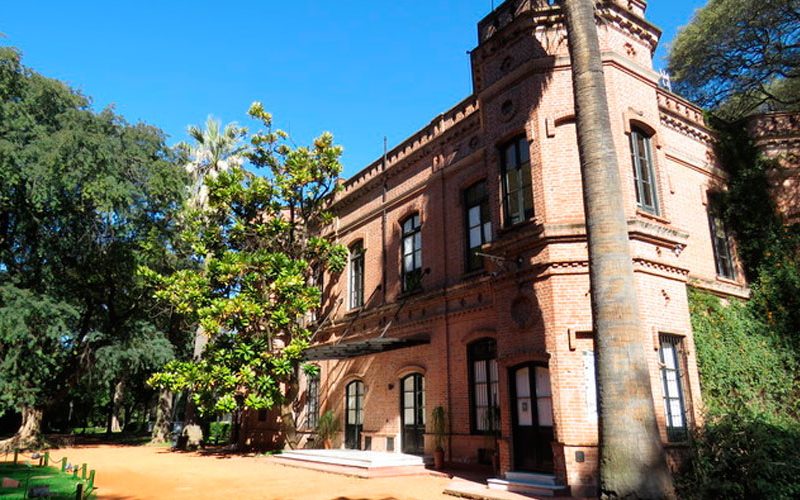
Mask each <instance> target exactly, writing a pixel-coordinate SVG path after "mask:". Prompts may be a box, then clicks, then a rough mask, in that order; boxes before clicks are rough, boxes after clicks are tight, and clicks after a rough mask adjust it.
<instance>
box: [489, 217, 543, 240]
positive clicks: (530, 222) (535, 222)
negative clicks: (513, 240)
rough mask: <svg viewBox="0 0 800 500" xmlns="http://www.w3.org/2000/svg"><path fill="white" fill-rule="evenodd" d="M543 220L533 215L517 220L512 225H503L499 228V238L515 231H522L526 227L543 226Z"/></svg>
mask: <svg viewBox="0 0 800 500" xmlns="http://www.w3.org/2000/svg"><path fill="white" fill-rule="evenodd" d="M541 225H542V223H541V221H540V220H539V219H538V218H536V217H531V218H530V219H527V220H524V221H522V222H517V223H516V224H514V225H512V226H505V227H501V228H499V229H498V230H497V236H498V238H499V237H500V236H503V235H506V234H511V233H515V232H517V231H522V230H523V229H524V228H531V227H541Z"/></svg>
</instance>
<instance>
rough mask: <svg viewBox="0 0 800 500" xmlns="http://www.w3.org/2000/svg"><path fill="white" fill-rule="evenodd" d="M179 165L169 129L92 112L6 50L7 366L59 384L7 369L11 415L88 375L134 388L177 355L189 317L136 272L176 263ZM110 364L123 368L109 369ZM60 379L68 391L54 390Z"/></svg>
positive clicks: (2, 219) (0, 224)
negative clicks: (133, 380) (128, 381)
mask: <svg viewBox="0 0 800 500" xmlns="http://www.w3.org/2000/svg"><path fill="white" fill-rule="evenodd" d="M178 160H179V156H178V155H177V154H176V153H175V152H174V151H172V150H171V149H169V148H168V147H166V146H165V144H164V135H163V133H162V132H161V131H160V130H158V129H156V128H154V127H150V126H148V125H145V124H134V125H131V124H129V123H127V122H125V120H124V119H123V118H122V117H120V116H118V115H116V114H115V113H114V112H113V110H111V109H106V110H104V111H102V112H100V113H95V112H93V111H91V110H90V109H89V101H88V99H87V98H85V97H83V96H81V95H80V94H78V93H77V92H75V91H73V90H71V89H70V88H69V87H67V86H66V85H64V84H63V83H61V82H58V81H56V80H52V79H49V78H46V77H44V76H42V75H39V74H38V73H36V72H34V71H32V70H30V69H28V68H26V67H25V66H24V65H23V64H22V62H21V58H20V55H19V53H18V52H16V51H15V50H14V49H11V48H5V47H3V48H0V179H2V182H0V286H3V287H4V288H3V290H4V292H3V294H2V297H0V323H2V324H3V325H4V327H3V331H2V332H1V333H0V335H3V352H2V355H3V357H2V359H0V363H10V364H13V369H14V370H18V371H17V372H14V373H18V374H22V373H28V372H31V373H32V372H35V371H36V370H40V369H41V370H45V371H47V372H48V373H50V375H49V376H51V377H52V378H51V379H50V380H47V378H48V377H34V378H30V377H29V378H27V379H26V378H25V377H23V376H22V375H20V376H17V377H11V376H9V377H6V376H5V375H6V374H8V373H12V372H11V371H5V370H4V371H3V373H4V376H3V377H2V378H3V383H4V384H5V388H6V390H4V391H3V398H4V401H3V405H2V406H1V407H0V412H2V411H5V410H8V409H16V410H20V409H21V408H22V407H23V406H34V407H36V408H39V409H44V408H47V407H48V406H51V407H52V406H54V405H57V404H58V403H59V402H60V401H61V400H63V398H64V397H66V395H67V394H68V392H69V386H72V387H74V386H75V385H76V384H78V383H79V382H80V380H81V379H82V378H84V377H90V376H91V377H94V378H96V379H100V378H102V379H110V378H117V379H119V378H122V377H131V376H134V373H135V372H136V371H137V370H139V366H141V364H142V363H144V364H145V365H148V366H151V367H156V366H161V365H163V363H164V362H165V359H166V358H168V357H172V349H171V348H170V349H166V348H165V344H166V343H170V344H175V345H179V344H181V335H180V333H179V332H180V331H181V327H180V323H181V318H180V317H179V316H178V315H175V314H172V313H171V312H170V311H165V310H163V309H159V308H157V307H156V306H157V304H156V303H155V302H154V301H153V300H151V298H150V297H149V293H148V292H147V289H146V287H145V283H144V282H143V281H142V280H141V279H139V278H138V277H137V274H136V270H137V269H138V267H139V266H141V265H148V266H150V267H153V268H157V269H163V270H167V269H171V268H173V267H174V266H176V265H177V261H176V259H175V257H174V255H172V252H171V250H170V248H171V243H170V241H171V239H172V235H173V233H174V230H175V220H176V219H175V215H176V213H177V211H178V210H179V209H180V208H181V206H182V198H183V197H184V196H185V192H186V183H187V178H186V174H185V172H184V171H183V170H182V169H181V168H180V167H179V161H178ZM14 305H15V306H14ZM36 318H49V319H48V320H47V321H48V322H49V323H46V324H45V325H42V324H40V321H44V320H39V319H36ZM26 328H27V333H24V332H23V330H25V329H26ZM145 332H147V333H145ZM143 335H144V336H145V337H146V338H147V339H148V340H147V341H145V342H141V341H139V340H137V339H141V338H142V336H143ZM31 338H38V339H39V340H37V341H36V343H35V344H29V340H30V339H31ZM56 338H58V339H59V340H58V341H56V340H54V339H56ZM26 346H28V347H26ZM29 347H30V348H33V347H35V350H34V351H32V355H30V356H17V354H15V353H18V352H22V351H20V350H24V349H28V348H29ZM129 349H132V350H131V351H130V352H128V354H127V355H126V354H124V352H125V351H127V350H129ZM179 350H180V349H179ZM40 351H41V353H40ZM111 354H114V355H119V356H121V357H120V358H118V361H119V362H116V363H112V362H105V361H107V360H105V357H106V356H108V355H111ZM144 358H148V359H147V361H144ZM46 359H47V360H51V361H45V360H46ZM48 367H50V368H48ZM56 367H57V370H56ZM9 369H11V368H9ZM54 370H55V371H54ZM100 371H103V372H107V373H104V374H100V373H99V372H100ZM101 375H102V376H101ZM138 376H141V377H143V375H141V374H139V375H138ZM53 380H59V381H64V384H63V386H61V387H59V388H58V389H59V390H52V389H53V388H54V387H56V385H57V384H54V383H53ZM15 384H16V385H18V387H16V389H14V390H12V389H9V388H8V387H9V386H14V385H15ZM24 384H28V385H27V386H25V387H23V385H24ZM23 389H24V390H23ZM23 394H25V395H23ZM12 396H13V397H12ZM34 396H35V397H34Z"/></svg>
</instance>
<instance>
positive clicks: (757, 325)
mask: <svg viewBox="0 0 800 500" xmlns="http://www.w3.org/2000/svg"><path fill="white" fill-rule="evenodd" d="M690 312H691V317H692V329H693V331H694V336H695V347H696V350H697V360H698V369H699V371H700V379H701V381H702V387H703V402H704V404H705V406H706V410H707V412H708V416H709V417H710V418H712V419H713V418H715V417H717V416H722V415H728V414H737V415H739V416H743V415H745V414H746V415H755V416H760V417H763V418H766V419H772V418H778V416H794V415H798V413H797V411H798V409H800V408H799V407H798V406H797V405H798V396H800V392H798V387H797V386H796V385H795V382H796V381H797V380H798V375H800V370H799V369H798V363H797V356H796V353H795V352H794V351H793V350H792V349H791V348H790V344H789V343H788V341H787V339H786V338H785V337H783V336H782V335H781V334H780V332H777V331H776V330H774V329H772V328H771V327H770V325H769V324H767V323H766V322H765V321H764V320H763V317H762V316H761V314H760V313H759V312H758V311H757V310H756V308H755V307H754V304H753V303H752V302H750V303H740V302H732V303H730V304H728V305H725V304H723V303H722V301H721V300H720V299H719V298H717V297H715V296H712V295H709V294H706V293H702V292H698V291H696V290H690Z"/></svg>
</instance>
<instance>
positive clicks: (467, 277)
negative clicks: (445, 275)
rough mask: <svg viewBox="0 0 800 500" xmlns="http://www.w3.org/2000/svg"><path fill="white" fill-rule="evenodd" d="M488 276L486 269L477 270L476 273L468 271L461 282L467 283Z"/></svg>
mask: <svg viewBox="0 0 800 500" xmlns="http://www.w3.org/2000/svg"><path fill="white" fill-rule="evenodd" d="M485 275H486V268H481V269H475V270H474V271H466V272H465V273H463V274H462V275H461V280H462V281H466V280H470V279H473V278H480V277H481V276H485Z"/></svg>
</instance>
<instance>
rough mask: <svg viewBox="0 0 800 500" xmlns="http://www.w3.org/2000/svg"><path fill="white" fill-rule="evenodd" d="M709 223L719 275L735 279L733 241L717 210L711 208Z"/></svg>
mask: <svg viewBox="0 0 800 500" xmlns="http://www.w3.org/2000/svg"><path fill="white" fill-rule="evenodd" d="M708 224H709V226H710V228H711V246H712V247H714V262H715V263H716V265H717V275H718V276H722V277H723V278H728V279H735V278H736V271H735V270H734V268H733V254H732V253H731V242H730V238H729V237H728V231H727V230H726V229H725V223H724V222H723V221H722V217H720V216H719V215H718V212H717V211H716V210H713V209H712V210H709V212H708Z"/></svg>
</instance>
